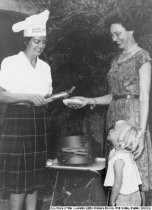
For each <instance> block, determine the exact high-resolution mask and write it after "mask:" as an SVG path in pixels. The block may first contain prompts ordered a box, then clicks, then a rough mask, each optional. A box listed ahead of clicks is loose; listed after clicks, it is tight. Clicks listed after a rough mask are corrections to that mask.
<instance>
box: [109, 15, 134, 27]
mask: <svg viewBox="0 0 152 210" xmlns="http://www.w3.org/2000/svg"><path fill="white" fill-rule="evenodd" d="M115 23H118V24H121V25H122V26H123V27H124V28H125V29H126V30H127V31H132V30H135V26H134V24H133V22H132V20H131V18H129V17H127V16H120V15H113V16H110V17H109V18H107V19H106V21H105V26H106V27H108V28H109V27H110V26H111V25H112V24H115Z"/></svg>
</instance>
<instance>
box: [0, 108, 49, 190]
mask: <svg viewBox="0 0 152 210" xmlns="http://www.w3.org/2000/svg"><path fill="white" fill-rule="evenodd" d="M47 117H48V113H47V108H45V107H27V106H25V105H11V106H8V108H7V111H6V115H5V118H4V120H3V122H2V129H1V138H0V189H1V190H8V191H9V192H11V193H30V192H33V191H34V190H37V189H38V188H40V187H43V186H45V184H46V183H45V182H46V175H47V172H46V167H45V166H46V158H47V136H48V128H47V120H48V119H47Z"/></svg>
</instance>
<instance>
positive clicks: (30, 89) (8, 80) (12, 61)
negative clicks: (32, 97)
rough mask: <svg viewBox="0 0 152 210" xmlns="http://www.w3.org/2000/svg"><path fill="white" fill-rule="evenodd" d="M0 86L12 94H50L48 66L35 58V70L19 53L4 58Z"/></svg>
mask: <svg viewBox="0 0 152 210" xmlns="http://www.w3.org/2000/svg"><path fill="white" fill-rule="evenodd" d="M0 86H1V87H3V88H4V89H6V90H7V91H9V92H12V93H26V94H41V95H43V96H44V95H46V94H48V93H49V94H51V93H52V77H51V69H50V66H49V65H48V64H47V63H46V62H44V61H42V60H41V59H39V58H37V63H36V66H35V68H33V66H32V65H31V63H30V62H29V60H28V58H27V57H26V55H25V54H24V53H23V52H22V51H21V52H19V53H18V54H16V55H13V56H9V57H7V58H4V60H3V61H2V64H1V71H0Z"/></svg>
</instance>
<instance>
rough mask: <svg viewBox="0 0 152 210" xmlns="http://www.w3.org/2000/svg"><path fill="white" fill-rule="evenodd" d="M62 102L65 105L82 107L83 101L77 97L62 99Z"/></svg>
mask: <svg viewBox="0 0 152 210" xmlns="http://www.w3.org/2000/svg"><path fill="white" fill-rule="evenodd" d="M63 103H64V104H65V105H66V106H78V107H82V106H83V102H82V101H81V100H80V99H77V98H67V99H64V100H63Z"/></svg>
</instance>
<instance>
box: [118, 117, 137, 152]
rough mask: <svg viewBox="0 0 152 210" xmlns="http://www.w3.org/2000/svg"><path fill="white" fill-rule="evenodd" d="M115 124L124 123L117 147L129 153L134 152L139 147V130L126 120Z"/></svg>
mask: <svg viewBox="0 0 152 210" xmlns="http://www.w3.org/2000/svg"><path fill="white" fill-rule="evenodd" d="M117 123H124V124H125V127H126V128H125V129H123V130H122V132H120V135H119V137H118V145H119V147H120V148H124V149H127V150H130V151H135V150H136V148H137V147H138V145H139V140H140V139H139V138H138V136H139V128H138V127H137V126H136V125H135V124H133V123H130V122H128V121H126V120H119V121H117Z"/></svg>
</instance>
